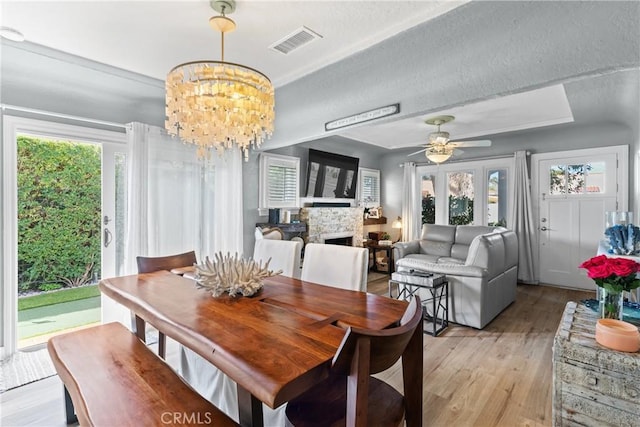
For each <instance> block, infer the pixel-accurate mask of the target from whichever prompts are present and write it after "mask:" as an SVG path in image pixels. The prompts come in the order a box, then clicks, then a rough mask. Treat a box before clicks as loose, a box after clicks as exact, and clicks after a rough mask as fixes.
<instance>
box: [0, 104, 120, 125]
mask: <svg viewBox="0 0 640 427" xmlns="http://www.w3.org/2000/svg"><path fill="white" fill-rule="evenodd" d="M5 110H12V111H20V112H23V113H31V114H39V115H41V116H49V117H57V118H60V119H68V120H74V121H77V122H86V123H93V124H97V125H104V126H111V127H116V128H122V129H126V128H127V125H125V124H122V123H115V122H107V121H104V120H96V119H89V118H87V117H80V116H72V115H70V114H61V113H53V112H51V111H44V110H36V109H35V108H26V107H18V106H16V105H8V104H2V111H5Z"/></svg>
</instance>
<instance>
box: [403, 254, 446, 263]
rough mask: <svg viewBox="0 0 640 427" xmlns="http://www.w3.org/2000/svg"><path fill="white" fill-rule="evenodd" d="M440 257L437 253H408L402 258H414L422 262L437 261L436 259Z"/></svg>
mask: <svg viewBox="0 0 640 427" xmlns="http://www.w3.org/2000/svg"><path fill="white" fill-rule="evenodd" d="M440 258H441V257H439V256H438V255H427V254H409V255H407V256H406V257H404V258H402V259H414V260H420V261H423V262H438V259H440Z"/></svg>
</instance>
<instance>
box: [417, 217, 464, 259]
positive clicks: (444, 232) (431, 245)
mask: <svg viewBox="0 0 640 427" xmlns="http://www.w3.org/2000/svg"><path fill="white" fill-rule="evenodd" d="M455 234H456V226H455V225H435V224H424V225H423V226H422V237H421V238H420V252H422V253H423V254H427V255H438V256H451V246H452V245H453V239H454V237H455Z"/></svg>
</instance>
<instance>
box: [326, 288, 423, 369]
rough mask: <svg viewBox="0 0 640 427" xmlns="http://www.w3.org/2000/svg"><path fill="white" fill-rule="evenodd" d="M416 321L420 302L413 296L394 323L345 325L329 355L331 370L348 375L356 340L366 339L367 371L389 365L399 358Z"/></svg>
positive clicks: (420, 306) (419, 316) (419, 310)
mask: <svg viewBox="0 0 640 427" xmlns="http://www.w3.org/2000/svg"><path fill="white" fill-rule="evenodd" d="M420 325H422V305H421V304H420V299H419V298H418V297H417V296H416V297H415V298H414V299H412V300H411V302H410V303H409V306H408V307H407V309H406V310H405V312H404V315H403V316H402V319H400V325H399V326H397V327H393V328H389V329H383V330H379V331H373V330H367V329H360V328H349V329H348V330H347V332H346V333H345V336H344V338H343V339H342V342H341V343H340V347H339V348H338V351H337V352H336V355H335V356H334V358H333V363H332V371H333V372H334V373H336V374H340V375H349V371H350V369H351V362H352V359H353V355H354V353H355V351H356V347H357V344H358V341H359V340H367V341H369V346H370V349H371V350H370V354H371V361H370V364H369V374H376V373H378V372H381V371H384V370H385V369H388V368H390V367H391V366H393V364H395V363H396V362H397V361H398V359H400V357H401V356H402V353H403V352H404V350H405V348H406V347H407V344H408V343H409V340H410V339H411V336H412V335H413V333H414V331H415V330H416V328H417V327H418V326H420Z"/></svg>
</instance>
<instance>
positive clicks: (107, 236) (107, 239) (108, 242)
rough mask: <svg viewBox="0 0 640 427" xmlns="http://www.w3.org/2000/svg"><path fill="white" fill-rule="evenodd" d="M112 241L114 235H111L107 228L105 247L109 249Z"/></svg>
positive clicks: (105, 231) (105, 230)
mask: <svg viewBox="0 0 640 427" xmlns="http://www.w3.org/2000/svg"><path fill="white" fill-rule="evenodd" d="M112 240H113V234H111V232H110V231H109V229H108V228H106V227H105V229H104V247H105V248H106V247H109V244H110V243H111V241H112Z"/></svg>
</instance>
